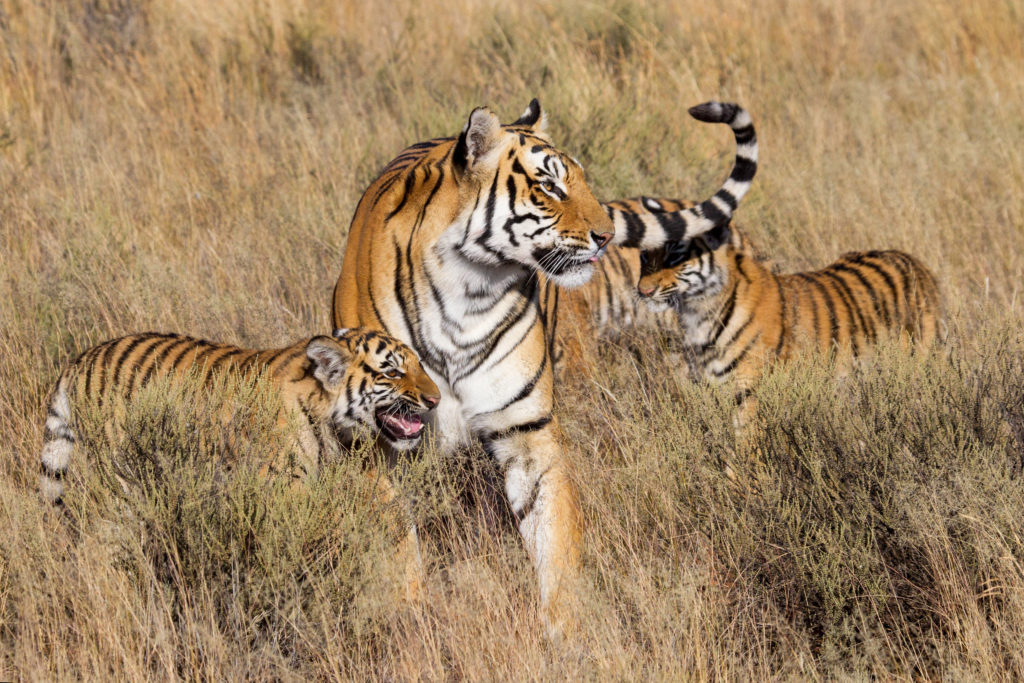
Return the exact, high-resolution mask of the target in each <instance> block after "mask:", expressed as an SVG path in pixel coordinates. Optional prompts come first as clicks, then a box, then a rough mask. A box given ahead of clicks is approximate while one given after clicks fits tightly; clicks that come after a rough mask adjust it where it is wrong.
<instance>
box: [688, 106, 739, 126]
mask: <svg viewBox="0 0 1024 683" xmlns="http://www.w3.org/2000/svg"><path fill="white" fill-rule="evenodd" d="M739 108H740V107H739V105H738V104H733V103H732V102H705V103H703V104H698V105H696V106H693V107H690V109H689V112H690V116H692V117H693V118H695V119H697V120H698V121H703V122H704V123H729V122H730V121H732V120H733V118H734V117H735V116H736V112H737V111H738V110H739Z"/></svg>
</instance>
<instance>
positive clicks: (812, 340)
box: [637, 225, 945, 423]
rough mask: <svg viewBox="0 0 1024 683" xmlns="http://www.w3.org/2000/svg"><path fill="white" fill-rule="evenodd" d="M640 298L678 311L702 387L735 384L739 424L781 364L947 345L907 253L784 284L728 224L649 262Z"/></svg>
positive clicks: (933, 291)
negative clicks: (756, 387) (902, 342)
mask: <svg viewBox="0 0 1024 683" xmlns="http://www.w3.org/2000/svg"><path fill="white" fill-rule="evenodd" d="M640 262H641V276H640V281H639V283H638V284H637V291H638V293H639V295H640V298H641V299H642V300H643V301H644V302H645V303H646V304H647V305H648V306H649V307H650V308H651V309H653V310H655V311H663V310H668V309H674V310H675V312H676V315H677V317H678V319H679V325H680V328H681V330H682V334H683V335H684V337H685V339H684V341H685V344H686V346H687V348H688V350H689V353H688V354H687V356H688V362H689V363H690V373H691V375H692V376H693V377H694V378H695V379H704V380H707V381H710V382H714V383H722V382H725V381H726V380H728V379H729V378H734V379H735V380H736V388H737V392H738V393H737V397H736V398H737V403H739V404H740V406H741V411H740V416H739V421H740V422H741V423H742V422H743V421H744V418H745V414H746V413H748V412H749V410H750V403H749V400H748V395H749V394H750V392H751V389H752V386H753V384H754V383H755V382H756V381H757V379H758V378H759V377H760V376H761V374H762V373H763V372H764V371H765V369H766V367H767V366H768V365H769V364H770V363H771V362H772V361H773V360H775V359H787V358H791V357H793V356H795V355H796V354H797V353H800V352H802V351H807V350H814V349H817V350H821V351H829V350H831V349H835V350H836V352H837V354H838V355H839V356H840V357H841V358H842V357H849V356H855V355H857V354H859V353H861V352H862V351H864V350H865V349H866V348H867V347H869V346H870V345H872V344H874V343H875V342H876V341H877V340H879V339H880V338H882V337H883V336H886V335H890V336H894V337H896V338H899V339H908V340H913V341H915V342H916V343H917V344H918V345H919V346H922V347H926V346H928V345H930V344H931V343H932V342H933V341H935V339H936V338H941V337H942V336H944V330H945V325H944V322H943V320H942V301H941V298H940V296H939V290H938V286H937V285H936V282H935V277H934V276H933V275H932V274H931V272H929V270H928V269H927V268H925V266H923V265H922V264H921V262H920V261H918V260H917V259H916V258H914V257H913V256H910V255H909V254H906V253H903V252H901V251H866V252H852V253H849V254H845V255H843V256H842V257H841V258H840V259H839V260H838V261H836V262H835V263H833V264H831V265H829V266H827V267H825V268H822V269H821V270H817V271H811V272H806V273H792V274H788V275H776V274H774V273H772V272H771V271H770V270H769V269H768V267H767V266H766V265H765V264H764V263H763V262H761V261H759V260H758V259H757V258H755V257H754V256H753V255H752V254H751V252H750V251H749V250H748V248H747V247H746V244H745V242H744V239H743V237H742V236H741V235H740V233H739V232H738V231H737V229H736V228H735V227H732V226H729V225H723V226H720V227H718V228H715V229H714V230H711V231H710V232H707V233H705V234H704V235H701V236H700V237H697V238H695V239H693V240H689V241H685V242H673V243H668V244H666V245H665V246H664V247H663V248H661V249H655V250H650V251H645V252H643V253H642V254H641V256H640Z"/></svg>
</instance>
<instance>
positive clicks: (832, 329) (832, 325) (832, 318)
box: [796, 273, 839, 342]
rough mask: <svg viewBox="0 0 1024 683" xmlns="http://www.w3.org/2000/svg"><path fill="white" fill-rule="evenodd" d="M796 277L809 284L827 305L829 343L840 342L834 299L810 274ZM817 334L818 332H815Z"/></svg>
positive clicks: (797, 274)
mask: <svg viewBox="0 0 1024 683" xmlns="http://www.w3.org/2000/svg"><path fill="white" fill-rule="evenodd" d="M796 277H798V278H800V279H801V280H804V281H806V282H809V283H810V284H811V286H812V287H813V288H814V289H815V290H816V291H817V292H818V294H820V295H821V301H822V303H823V304H824V305H825V310H826V311H828V320H829V341H831V342H838V341H839V319H838V318H837V317H836V310H835V306H834V304H833V302H832V298H831V297H830V296H829V295H828V293H827V290H826V289H825V287H824V285H822V284H821V283H820V282H818V281H817V280H815V279H814V278H813V277H811V274H810V273H796ZM815 333H817V330H815Z"/></svg>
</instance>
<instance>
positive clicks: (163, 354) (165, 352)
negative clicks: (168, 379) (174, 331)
mask: <svg viewBox="0 0 1024 683" xmlns="http://www.w3.org/2000/svg"><path fill="white" fill-rule="evenodd" d="M188 342H189V340H188V339H183V338H181V337H178V336H174V337H171V343H170V344H168V345H167V346H166V347H164V348H163V349H161V351H160V353H159V355H157V357H156V358H154V359H153V362H152V363H150V365H149V367H148V368H146V374H144V375H143V376H142V379H141V380H139V387H140V388H141V387H144V386H146V382H148V381H149V378H150V377H152V376H153V373H154V372H156V371H157V370H159V369H160V366H162V365H163V364H164V362H165V361H166V360H167V359H168V358H170V355H171V352H172V351H173V350H174V349H176V348H177V347H178V346H179V345H181V344H184V345H186V346H188ZM179 358H180V356H179ZM176 360H177V359H176ZM176 365H177V363H176V362H175V363H174V364H173V365H172V367H171V369H172V371H173V368H174V367H175V366H176Z"/></svg>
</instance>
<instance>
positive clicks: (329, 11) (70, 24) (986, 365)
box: [0, 0, 1024, 679]
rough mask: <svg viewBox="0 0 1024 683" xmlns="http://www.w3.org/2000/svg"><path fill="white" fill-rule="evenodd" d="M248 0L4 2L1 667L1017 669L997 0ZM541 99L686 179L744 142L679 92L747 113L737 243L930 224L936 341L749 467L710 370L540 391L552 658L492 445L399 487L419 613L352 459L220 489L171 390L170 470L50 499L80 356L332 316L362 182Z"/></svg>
mask: <svg viewBox="0 0 1024 683" xmlns="http://www.w3.org/2000/svg"><path fill="white" fill-rule="evenodd" d="M221 5H223V6H221ZM229 5H230V7H228V6H229ZM231 7H233V5H231V3H204V2H198V1H197V0H150V1H148V2H128V1H127V0H89V1H87V2H83V3H62V2H51V1H49V0H42V1H37V2H24V1H22V0H0V255H2V256H0V528H3V529H4V532H3V533H4V535H5V537H4V539H3V542H2V543H0V679H6V678H14V677H19V678H22V677H24V678H54V677H56V678H78V677H87V678H111V677H114V678H125V677H131V678H144V677H152V678H175V677H187V678H194V677H197V676H207V677H210V678H221V677H225V676H228V677H234V678H238V677H242V676H246V675H247V676H250V677H257V678H272V677H273V678H308V677H313V676H316V677H323V676H334V677H341V678H364V677H372V678H462V677H469V678H499V677H500V678H505V677H508V678H513V677H514V678H516V679H521V678H534V677H536V678H543V679H550V678H555V677H566V676H574V677H575V676H581V675H582V676H585V677H588V678H594V677H610V678H633V677H636V676H638V675H639V676H643V677H648V678H663V679H668V678H679V677H684V678H694V677H699V678H709V677H715V678H726V679H748V678H751V677H758V678H761V677H769V676H785V677H800V678H803V677H808V678H824V677H831V676H841V677H846V676H850V677H865V676H869V675H876V676H879V677H882V678H891V677H907V678H910V677H922V676H923V677H940V676H944V677H949V678H1004V677H1005V678H1020V677H1022V676H1024V656H1022V654H1021V653H1022V652H1024V618H1022V616H1021V615H1024V567H1022V562H1024V522H1022V521H1021V519H1022V517H1021V514H1020V508H1021V505H1022V503H1021V501H1022V500H1024V490H1022V489H1024V483H1022V481H1024V480H1022V468H1024V460H1022V452H1024V414H1022V404H1024V393H1022V389H1021V387H1022V386H1024V367H1022V361H1021V358H1022V357H1024V338H1022V337H1024V335H1022V325H1021V320H1020V317H1021V301H1020V299H1021V291H1020V288H1021V284H1020V283H1021V282H1022V277H1024V193H1022V192H1021V187H1022V186H1024V157H1022V156H1021V155H1020V154H1019V151H1018V147H1019V142H1020V140H1021V139H1022V138H1024V119H1022V118H1021V116H1020V112H1021V111H1022V110H1024V43H1022V42H1021V41H1020V36H1021V35H1022V34H1024V7H1022V6H1021V4H1020V3H1019V2H1012V1H1000V0H985V1H983V2H975V3H960V2H954V1H952V0H937V1H936V0H931V1H929V2H924V1H923V0H908V1H907V2H900V3H891V2H881V1H875V0H868V1H867V2H861V3H844V2H839V1H835V2H813V1H812V0H792V1H790V2H775V3H755V4H754V5H751V3H747V2H738V1H737V0H715V1H713V2H703V3H691V6H689V7H678V6H677V3H664V4H657V5H654V6H648V5H642V4H633V3H630V2H617V3H615V4H613V5H612V6H611V7H610V8H609V7H605V6H604V5H602V4H600V3H593V4H592V3H582V2H575V1H574V0H570V1H568V2H566V3H564V4H558V5H555V4H551V3H539V4H538V3H498V4H497V5H495V4H494V3H484V2H477V1H476V0H463V1H462V2H459V3H457V4H448V3H440V2H436V1H435V0H420V1H419V2H395V3H384V4H378V6H373V8H372V9H371V8H370V6H364V5H363V4H362V3H354V2H353V3H348V2H318V1H317V0H297V1H295V2H284V1H283V0H264V1H263V2H259V3H249V4H246V8H245V9H232V8H231ZM534 95H537V96H539V97H540V99H541V102H542V103H543V105H544V107H545V108H546V110H547V111H548V114H549V118H550V127H551V130H552V132H553V135H554V138H555V140H556V142H558V143H560V144H561V145H562V146H563V148H564V149H566V150H568V151H569V152H571V153H572V154H574V155H575V156H577V157H578V158H580V159H581V161H582V162H583V163H584V164H585V166H586V168H587V172H588V176H589V178H590V180H591V182H592V184H593V187H594V189H595V192H596V193H597V195H598V196H599V197H602V198H606V199H613V198H620V197H625V196H632V195H636V194H640V193H647V194H663V195H669V196H681V197H690V198H696V197H699V196H703V195H705V194H707V193H708V191H710V190H711V189H713V188H714V187H715V186H716V183H717V182H718V181H719V180H720V179H721V178H722V177H724V174H725V173H726V169H727V167H728V165H729V161H730V158H731V154H732V142H731V140H730V137H729V134H728V131H727V130H725V129H724V128H723V127H717V128H708V127H705V126H702V125H701V124H698V123H696V122H693V121H691V120H689V119H688V118H687V117H686V116H685V115H684V114H683V110H684V108H685V107H686V106H689V105H691V104H694V103H697V102H700V101H704V100H707V99H727V100H736V101H739V102H742V103H743V104H744V105H745V106H747V107H748V108H749V109H750V110H751V111H752V112H753V114H754V116H755V119H756V123H757V125H758V132H759V135H760V139H761V144H762V147H761V149H762V154H761V172H760V174H759V175H758V178H757V181H756V183H755V187H754V190H753V191H752V193H751V195H750V196H749V198H748V200H747V201H746V203H745V205H744V206H743V207H742V208H741V209H740V212H739V216H738V220H740V221H742V223H743V225H744V226H745V227H746V228H747V230H748V232H749V233H750V235H751V237H752V238H753V239H754V241H755V243H756V244H758V245H759V247H761V248H763V249H764V250H765V251H767V252H769V253H770V254H771V255H772V256H773V258H775V260H776V261H778V262H779V263H780V264H781V265H782V266H783V267H785V268H787V269H796V268H804V267H809V266H820V265H823V264H825V263H827V262H829V261H830V260H831V259H832V258H834V257H835V256H837V255H838V254H839V253H841V252H843V251H846V250H851V249H864V248H885V247H893V248H902V249H905V250H908V251H911V252H913V253H914V254H916V255H918V256H919V257H920V258H921V259H922V260H924V261H925V262H926V263H928V264H929V265H930V266H931V267H932V268H933V269H934V270H935V272H936V274H937V275H938V277H939V280H940V282H941V283H942V287H943V291H944V294H945V296H946V298H947V303H948V308H949V322H950V329H951V342H950V344H949V345H948V347H947V348H946V349H945V350H944V351H943V352H942V353H941V354H939V355H937V356H935V357H932V358H916V359H911V360H908V359H907V358H905V357H904V356H902V355H901V354H899V353H898V352H895V351H893V350H890V349H883V350H882V351H881V352H879V353H878V354H877V355H876V356H874V357H873V358H872V359H871V360H870V362H867V363H865V364H863V365H861V366H858V367H857V368H856V369H855V370H854V371H853V372H852V373H851V374H850V375H849V376H848V377H846V378H844V379H843V380H841V381H836V380H833V379H831V378H830V374H829V372H828V368H827V367H826V366H824V365H816V364H814V363H810V364H807V365H800V366H795V367H791V368H783V369H781V370H780V372H779V373H777V374H775V375H773V377H772V378H771V379H770V380H769V381H768V382H766V383H765V386H764V387H763V388H762V390H761V392H760V393H761V396H760V399H761V407H762V412H763V416H764V418H765V423H766V425H767V428H766V429H765V430H764V432H763V434H761V435H760V436H759V437H758V439H759V443H758V444H757V445H758V446H759V451H760V453H761V456H762V457H761V458H759V459H758V460H757V461H747V460H744V459H741V458H737V457H735V445H736V444H735V440H734V436H733V433H732V429H731V424H730V421H729V412H728V410H729V409H728V401H727V400H726V398H727V397H726V396H724V395H720V394H719V393H718V392H715V391H710V390H707V389H704V388H701V387H695V386H692V385H689V384H687V383H685V382H680V381H677V380H676V379H675V378H674V376H673V375H672V374H671V373H670V372H667V371H666V370H665V369H664V366H665V363H666V360H665V356H664V355H663V354H662V353H661V352H660V350H659V349H658V348H656V347H655V346H654V345H652V344H650V343H646V342H642V341H640V342H637V343H636V344H634V345H632V347H629V348H627V347H625V346H623V347H612V346H610V345H605V346H606V348H603V349H602V360H603V362H602V363H601V365H600V366H599V367H597V368H596V369H595V371H594V375H593V377H592V378H590V379H588V380H586V381H585V382H584V381H581V380H579V381H578V380H570V381H569V383H568V384H567V385H566V386H564V387H563V390H562V395H561V401H562V404H563V406H564V408H563V410H562V415H563V422H564V425H565V430H566V434H567V438H568V442H569V444H570V445H569V450H568V452H569V455H570V457H571V459H572V461H573V464H574V467H575V471H576V473H577V478H578V482H579V486H580V490H581V496H582V500H583V505H584V508H585V511H586V516H587V522H588V529H587V533H586V541H587V549H586V553H585V568H586V575H587V588H586V590H585V595H584V598H585V605H584V606H583V608H582V627H581V633H580V634H579V637H578V639H577V641H576V643H575V644H574V646H573V647H572V648H569V649H568V651H564V650H560V649H556V648H552V647H551V646H550V645H549V644H547V643H546V642H545V641H544V640H543V639H542V638H541V637H540V632H541V629H540V625H539V619H538V616H537V612H536V596H535V594H534V590H535V589H534V582H533V577H532V572H531V570H530V567H529V563H528V560H527V558H526V556H525V553H524V551H523V550H522V547H521V544H520V543H519V540H518V538H517V537H516V534H515V531H514V529H513V528H512V526H511V524H510V523H509V521H508V518H507V514H506V512H505V509H504V507H503V503H502V502H501V499H500V496H498V495H496V491H495V486H496V479H495V472H494V471H493V469H492V467H491V465H490V463H488V462H486V460H484V459H483V458H482V456H481V455H480V454H478V453H469V454H467V455H466V456H465V457H464V458H462V459H461V460H460V461H455V460H442V459H440V458H439V457H438V456H437V455H436V454H435V453H433V452H432V451H430V450H429V449H428V450H427V452H426V453H424V455H423V456H422V458H421V460H419V461H418V462H416V463H413V464H412V465H410V467H409V468H408V469H407V471H406V472H405V473H404V474H403V475H402V477H401V479H402V481H401V484H402V486H403V488H404V490H406V491H407V492H408V496H409V500H410V501H411V502H412V511H413V514H414V515H415V516H416V518H417V521H418V522H419V523H420V526H421V527H422V528H423V530H424V534H423V535H424V553H425V560H426V563H427V570H428V576H427V595H426V598H425V600H424V601H423V604H422V605H419V606H416V607H408V606H406V605H404V604H403V603H402V602H401V600H399V599H398V598H397V597H396V596H395V594H394V591H392V590H390V588H389V587H388V583H387V581H386V580H385V579H384V578H382V577H386V576H387V575H388V572H387V571H385V570H386V569H387V564H388V563H387V560H386V558H387V552H386V549H385V548H382V547H381V546H382V541H381V540H380V539H382V538H388V537H389V534H388V533H386V532H388V531H389V525H391V524H392V523H393V520H390V521H389V520H388V519H386V516H385V515H381V514H380V511H379V510H374V509H373V508H372V506H368V505H366V504H365V496H361V495H359V486H358V482H359V477H358V475H357V473H356V472H355V471H354V470H353V468H352V466H351V464H346V463H340V464H338V465H337V466H336V467H334V468H332V469H330V470H329V471H328V472H327V473H326V475H325V476H324V478H323V480H322V481H321V482H320V483H318V485H317V487H316V488H315V489H314V490H311V491H310V492H309V494H308V496H307V497H305V498H300V499H295V498H293V497H291V496H290V495H289V494H288V493H287V491H284V490H277V489H275V488H273V487H272V486H271V487H270V489H267V488H265V487H266V485H265V484H262V483H260V482H258V481H254V480H253V479H252V478H247V477H246V476H243V475H242V474H240V475H238V476H236V477H233V478H231V479H230V480H229V481H227V482H225V481H223V480H221V479H220V478H218V477H215V476H214V475H213V474H211V471H210V468H209V467H206V466H205V465H204V464H203V463H205V462H207V460H206V458H208V457H209V456H210V451H209V449H208V448H207V447H206V446H203V445H202V444H195V443H192V441H191V440H190V437H189V434H188V433H187V432H183V431H181V430H180V429H175V427H174V425H175V424H177V422H176V421H175V419H173V415H172V416H171V418H172V419H170V420H164V419H163V418H161V415H163V414H162V413H152V414H151V415H150V414H146V413H143V414H141V415H140V416H139V418H138V420H136V422H135V423H134V424H136V425H137V431H138V438H137V439H136V442H137V443H141V444H145V443H147V441H146V439H147V438H148V439H153V438H156V439H158V440H162V441H165V442H167V443H169V444H172V446H170V447H168V453H170V455H168V456H167V457H172V456H173V457H177V458H179V459H178V460H175V461H172V462H178V463H182V462H183V463H186V465H182V466H181V467H182V468H183V471H182V472H180V473H179V474H180V476H176V477H174V478H171V479H170V480H167V481H164V480H161V481H164V483H163V484H161V485H160V486H149V487H148V488H146V487H145V486H143V487H142V490H143V491H148V493H147V494H146V495H145V496H140V497H138V498H136V499H130V500H128V501H123V500H120V499H119V498H116V497H114V495H113V494H112V493H111V492H110V491H105V489H104V487H103V486H100V485H93V484H95V482H96V481H97V480H94V479H91V478H90V477H88V476H86V477H84V479H83V482H82V485H81V486H80V490H81V493H79V494H76V496H77V497H72V502H71V503H70V504H69V509H70V510H71V512H72V518H73V519H72V522H71V523H68V522H67V521H62V520H60V519H58V518H57V516H56V515H54V514H53V511H52V510H48V509H47V508H46V507H45V506H43V505H42V504H41V502H40V501H39V500H38V498H37V494H36V492H35V486H36V473H37V471H38V453H39V448H40V444H41V437H42V419H43V415H44V406H43V402H44V399H45V396H46V394H47V393H48V391H49V388H50V385H51V383H52V381H53V380H54V378H55V377H56V374H57V372H58V369H59V367H60V366H61V365H62V364H63V363H65V362H66V361H67V360H68V359H69V358H70V357H71V356H72V355H73V354H74V353H75V352H76V351H77V350H80V349H82V348H84V347H86V346H88V345H91V344H93V343H96V342H98V341H100V340H103V339H106V338H109V337H112V336H115V335H119V334H122V333H126V332H132V331H143V330H149V329H156V330H172V331H180V332H187V333H190V334H194V335H201V336H206V337H209V338H212V339H216V340H221V341H225V342H232V343H239V344H243V345H251V346H273V345H280V344H284V343H287V342H290V341H291V340H293V339H295V338H297V337H300V336H304V335H308V334H310V333H313V332H320V331H325V330H327V328H328V324H329V315H328V310H329V308H328V303H329V296H330V292H331V288H332V287H333V284H334V281H335V279H336V277H337V274H338V272H339V270H340V266H341V258H342V253H343V250H344V245H345V234H346V230H347V225H348V221H349V219H350V217H351V215H352V212H353V210H354V208H355V204H356V202H357V201H358V198H359V196H360V193H361V192H362V189H363V188H364V187H365V186H366V185H367V184H368V182H369V181H370V180H371V179H372V177H373V175H374V174H375V172H376V171H377V170H378V169H379V168H381V167H382V166H383V164H384V163H386V162H387V161H388V160H389V159H390V158H392V157H393V156H394V155H395V154H396V153H397V152H398V151H399V150H401V149H402V148H403V147H404V146H405V145H407V144H409V143H412V142H415V141H418V140H421V139H425V138H427V137H432V136H437V135H441V134H453V133H455V132H457V131H458V130H459V129H460V128H461V126H462V124H463V122H464V118H465V117H466V116H467V115H468V113H469V111H470V110H471V109H472V108H473V107H474V106H476V105H478V104H482V103H489V104H490V105H492V106H493V107H494V108H495V109H496V110H497V111H498V112H500V113H501V114H502V115H503V118H505V119H509V120H510V119H512V118H514V117H515V116H517V115H518V114H519V112H520V111H521V110H522V109H523V108H524V107H525V105H526V103H527V102H528V101H529V99H530V98H531V97H532V96H534ZM143 409H147V410H158V408H154V407H152V406H149V407H148V408H147V407H143V408H140V410H143ZM147 415H150V417H147ZM158 418H160V419H158ZM161 420H162V421H161ZM154 424H155V425H158V426H159V425H161V424H162V425H164V428H166V430H168V431H164V432H160V431H157V432H155V436H154V432H153V429H154V428H155V427H153V425H154ZM147 425H149V426H148V427H147ZM150 443H151V442H150ZM143 451H145V452H146V453H149V452H150V451H146V449H143ZM175 454H176V455H175ZM723 458H731V459H733V460H734V461H735V462H736V467H737V469H738V471H739V474H740V478H739V483H738V484H737V483H732V482H730V481H729V480H728V479H726V478H725V477H723V476H722V469H721V461H722V459H723ZM146 472H149V473H150V474H151V472H152V470H145V472H143V473H142V474H140V475H139V477H140V479H139V481H148V479H146V478H145V477H146V476H150V475H149V474H146ZM143 475H145V476H143ZM90 482H92V484H91V483H90ZM339 488H341V490H345V491H351V492H352V494H351V495H349V496H339V495H338V494H337V490H339ZM110 506H115V507H114V508H110ZM111 509H114V510H118V511H120V513H119V514H121V516H122V517H123V518H126V519H131V520H137V522H136V521H133V522H132V523H130V524H121V525H117V526H113V527H112V526H111V525H109V524H104V523H103V522H102V520H103V519H105V518H108V517H110V515H109V514H106V513H107V512H109V511H110V510H111ZM141 529H145V532H144V533H142V532H141V531H140V530H141Z"/></svg>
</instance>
